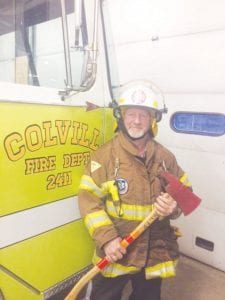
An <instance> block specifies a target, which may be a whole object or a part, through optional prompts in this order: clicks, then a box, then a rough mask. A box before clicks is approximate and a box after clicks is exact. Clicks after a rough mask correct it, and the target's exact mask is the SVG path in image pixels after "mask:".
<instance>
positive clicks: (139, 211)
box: [106, 200, 154, 221]
mask: <svg viewBox="0 0 225 300" xmlns="http://www.w3.org/2000/svg"><path fill="white" fill-rule="evenodd" d="M153 207H154V206H153V204H151V205H145V206H143V205H131V204H124V203H122V204H121V209H122V210H123V215H122V216H121V217H120V218H122V219H126V220H132V221H142V220H144V219H145V218H146V217H147V216H148V214H149V213H150V212H151V211H152V210H153ZM106 210H107V213H108V214H109V215H110V216H111V217H114V218H118V214H117V212H116V208H115V205H114V204H113V202H112V201H110V200H107V201H106Z"/></svg>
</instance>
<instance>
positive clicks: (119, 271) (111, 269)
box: [93, 254, 141, 278]
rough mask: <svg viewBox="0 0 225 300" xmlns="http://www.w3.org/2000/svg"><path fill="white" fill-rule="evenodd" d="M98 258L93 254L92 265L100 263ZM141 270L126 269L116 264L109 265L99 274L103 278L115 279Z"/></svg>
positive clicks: (131, 267)
mask: <svg viewBox="0 0 225 300" xmlns="http://www.w3.org/2000/svg"><path fill="white" fill-rule="evenodd" d="M100 259H101V258H100V257H98V256H97V255H96V254H94V257H93V263H94V264H95V265H96V264H97V263H98V262H99V261H100ZM140 270H141V268H137V267H134V266H130V267H126V266H124V265H121V264H118V263H111V264H109V265H108V266H106V267H105V268H104V269H102V270H101V273H102V275H103V276H105V277H111V278H112V277H117V276H120V275H124V274H128V273H129V274H131V273H137V272H138V271H140Z"/></svg>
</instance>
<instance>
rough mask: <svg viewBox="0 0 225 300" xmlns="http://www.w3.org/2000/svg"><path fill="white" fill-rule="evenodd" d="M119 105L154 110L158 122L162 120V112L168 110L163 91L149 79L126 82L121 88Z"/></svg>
mask: <svg viewBox="0 0 225 300" xmlns="http://www.w3.org/2000/svg"><path fill="white" fill-rule="evenodd" d="M118 106H119V107H126V106H139V107H143V108H148V109H151V110H154V111H155V112H156V116H157V117H156V119H157V122H158V121H160V120H161V117H162V113H163V112H167V109H166V107H165V103H164V97H163V94H162V91H161V90H160V89H159V88H158V87H157V86H156V85H155V84H154V83H152V82H151V81H149V80H133V81H130V82H128V83H126V84H125V85H124V86H123V87H122V88H121V90H120V93H119V99H118Z"/></svg>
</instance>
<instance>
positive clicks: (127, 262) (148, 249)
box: [78, 132, 187, 279]
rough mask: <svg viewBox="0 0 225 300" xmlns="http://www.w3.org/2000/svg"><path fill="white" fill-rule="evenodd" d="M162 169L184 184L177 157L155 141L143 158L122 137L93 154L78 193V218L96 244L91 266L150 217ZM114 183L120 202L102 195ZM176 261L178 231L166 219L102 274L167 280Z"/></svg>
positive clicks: (161, 186)
mask: <svg viewBox="0 0 225 300" xmlns="http://www.w3.org/2000/svg"><path fill="white" fill-rule="evenodd" d="M165 170H166V171H168V172H170V173H172V174H173V175H175V176H176V177H177V178H179V179H180V180H181V181H182V182H185V180H186V179H187V178H186V174H185V173H184V171H183V170H182V169H181V168H180V167H179V165H178V164H177V161H176V158H175V156H174V155H173V154H172V153H171V152H170V151H169V150H167V149H166V148H165V147H163V146H162V145H161V144H159V143H157V142H156V141H155V140H153V139H149V141H148V143H147V146H146V154H145V158H144V159H142V158H140V157H138V150H137V148H136V147H135V146H134V145H133V144H132V143H131V141H130V140H129V139H128V138H127V137H126V136H125V135H124V134H123V133H122V132H119V133H118V134H117V135H116V136H115V137H114V138H113V139H112V140H111V141H109V142H107V143H106V144H104V145H103V146H102V147H100V148H99V149H98V150H97V151H95V152H94V153H93V155H92V156H91V158H90V160H89V163H88V164H87V166H86V168H85V173H84V176H83V177H82V179H81V184H80V189H79V194H78V201H79V207H80V212H81V216H82V218H84V222H85V225H86V227H87V229H88V231H89V233H90V235H91V237H92V239H93V240H94V242H95V245H96V251H95V253H94V257H93V263H96V262H97V261H98V260H99V259H100V258H102V257H104V256H105V255H104V252H103V246H104V244H106V243H107V242H109V241H110V240H112V239H115V238H116V237H118V236H120V237H121V238H123V237H125V236H126V235H128V234H129V233H130V232H131V231H132V230H133V229H134V228H135V227H136V226H137V225H138V224H139V223H140V221H142V220H143V219H144V218H145V217H146V216H147V215H148V214H149V213H150V211H151V210H152V209H153V204H154V202H155V200H156V198H157V196H158V195H160V193H161V192H164V191H165V184H166V183H165V182H164V181H163V179H162V178H160V172H161V171H165ZM112 181H113V182H114V181H116V184H117V187H118V191H119V198H120V199H119V201H115V200H113V198H112V195H111V194H110V193H107V192H105V191H104V188H103V187H104V184H105V183H106V182H112ZM178 256H179V253H178V245H177V235H176V230H175V229H174V227H171V225H170V218H169V217H166V218H164V219H162V220H157V221H155V222H154V223H153V224H152V225H151V226H150V228H148V229H147V230H146V231H145V232H144V233H143V234H142V235H141V236H140V237H139V238H138V239H137V240H136V241H134V243H133V244H131V245H130V246H129V247H128V248H127V254H126V255H124V257H123V258H122V259H121V260H119V261H117V262H116V263H112V264H110V265H109V266H107V267H106V268H105V269H103V270H102V274H103V276H106V277H115V276H119V275H122V274H127V273H135V272H138V271H140V270H141V269H142V268H145V274H146V278H147V279H150V278H154V277H162V278H165V277H170V276H173V275H175V266H176V262H177V259H178Z"/></svg>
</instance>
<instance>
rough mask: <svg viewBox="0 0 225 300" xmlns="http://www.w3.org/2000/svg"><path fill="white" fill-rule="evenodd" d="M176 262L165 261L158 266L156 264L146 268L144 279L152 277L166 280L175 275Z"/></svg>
mask: <svg viewBox="0 0 225 300" xmlns="http://www.w3.org/2000/svg"><path fill="white" fill-rule="evenodd" d="M176 265H177V262H176V261H172V260H169V261H166V262H163V263H160V264H157V265H155V266H153V267H148V268H146V269H145V276H146V279H151V278H154V277H161V278H167V277H171V276H175V275H176Z"/></svg>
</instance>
